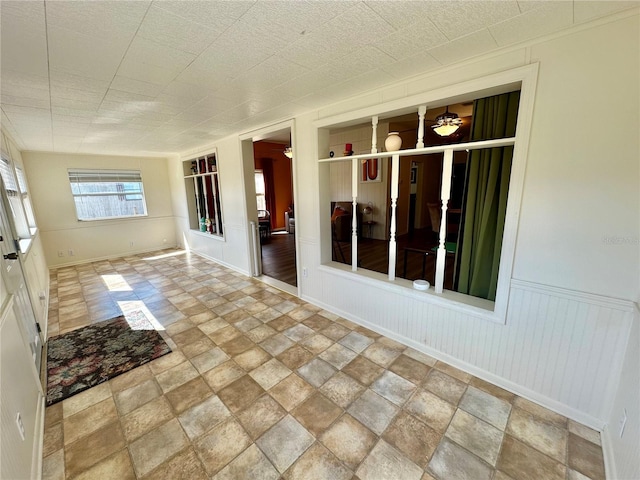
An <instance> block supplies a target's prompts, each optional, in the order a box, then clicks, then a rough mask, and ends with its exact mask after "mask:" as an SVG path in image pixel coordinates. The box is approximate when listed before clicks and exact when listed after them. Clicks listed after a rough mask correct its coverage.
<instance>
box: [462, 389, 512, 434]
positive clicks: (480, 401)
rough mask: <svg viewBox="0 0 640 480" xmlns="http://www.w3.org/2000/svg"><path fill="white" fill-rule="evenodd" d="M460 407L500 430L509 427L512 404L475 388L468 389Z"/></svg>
mask: <svg viewBox="0 0 640 480" xmlns="http://www.w3.org/2000/svg"><path fill="white" fill-rule="evenodd" d="M458 406H459V407H460V408H462V409H463V410H465V411H467V412H469V413H470V414H472V415H475V416H476V417H478V418H480V419H481V420H484V421H485V422H487V423H490V424H491V425H493V426H494V427H496V428H498V429H500V430H504V429H505V427H506V426H507V420H508V419H509V413H510V412H511V404H509V403H507V402H505V401H504V400H500V399H499V398H496V397H494V396H492V395H490V394H488V393H486V392H484V391H482V390H478V389H477V388H475V387H467V391H466V392H465V393H464V395H463V396H462V399H461V400H460V403H459V404H458Z"/></svg>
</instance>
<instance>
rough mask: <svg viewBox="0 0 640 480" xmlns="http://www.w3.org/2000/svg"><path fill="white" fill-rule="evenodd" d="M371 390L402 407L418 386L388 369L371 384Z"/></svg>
mask: <svg viewBox="0 0 640 480" xmlns="http://www.w3.org/2000/svg"><path fill="white" fill-rule="evenodd" d="M369 388H371V390H373V391H374V392H376V393H377V394H378V395H380V396H382V397H384V398H386V399H387V400H389V401H390V402H393V403H395V404H396V405H398V406H399V407H401V406H402V405H403V404H404V403H405V402H406V401H407V400H408V399H409V397H411V395H412V394H413V392H414V391H415V390H416V386H415V385H414V384H413V383H411V382H410V381H409V380H405V379H404V378H402V377H401V376H400V375H396V374H395V373H393V372H390V371H388V370H387V371H386V372H384V373H383V374H382V375H380V377H378V379H377V380H376V381H375V382H373V383H372V384H371V387H369Z"/></svg>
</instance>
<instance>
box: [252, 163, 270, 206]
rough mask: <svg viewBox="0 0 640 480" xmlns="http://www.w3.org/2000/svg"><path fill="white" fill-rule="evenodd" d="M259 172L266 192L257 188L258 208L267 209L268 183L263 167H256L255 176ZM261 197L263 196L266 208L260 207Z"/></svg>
mask: <svg viewBox="0 0 640 480" xmlns="http://www.w3.org/2000/svg"><path fill="white" fill-rule="evenodd" d="M258 173H259V174H261V175H262V185H263V187H264V193H258V189H257V188H256V205H258V210H266V209H267V184H266V183H265V181H264V171H263V170H262V169H261V168H256V170H255V172H254V178H255V175H257V174H258ZM260 197H262V198H263V202H262V203H263V204H264V208H260V202H259V201H258V198H260Z"/></svg>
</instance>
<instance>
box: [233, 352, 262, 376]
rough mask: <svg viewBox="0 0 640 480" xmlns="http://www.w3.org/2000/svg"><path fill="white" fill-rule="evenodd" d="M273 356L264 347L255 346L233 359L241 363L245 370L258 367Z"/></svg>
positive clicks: (248, 370)
mask: <svg viewBox="0 0 640 480" xmlns="http://www.w3.org/2000/svg"><path fill="white" fill-rule="evenodd" d="M270 358H271V355H269V354H268V353H267V352H265V351H264V350H263V349H262V348H260V347H258V346H255V347H253V348H251V349H249V350H247V351H246V352H244V353H241V354H240V355H237V356H235V357H233V360H234V361H235V362H236V363H237V364H238V365H240V367H242V368H243V369H244V370H245V371H247V372H250V371H251V370H253V369H255V368H258V367H259V366H260V365H262V364H263V363H266V362H267V361H268V360H269V359H270Z"/></svg>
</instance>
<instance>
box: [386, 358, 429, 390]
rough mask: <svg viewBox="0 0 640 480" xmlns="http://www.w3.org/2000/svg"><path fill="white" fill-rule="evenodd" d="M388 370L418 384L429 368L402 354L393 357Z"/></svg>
mask: <svg viewBox="0 0 640 480" xmlns="http://www.w3.org/2000/svg"><path fill="white" fill-rule="evenodd" d="M389 370H391V371H392V372H393V373H395V374H397V375H400V376H401V377H402V378H405V379H406V380H409V381H410V382H411V383H413V384H415V385H420V383H421V382H422V381H423V380H424V379H425V377H426V376H427V374H428V373H429V371H430V370H431V368H430V367H428V366H427V365H425V364H423V363H420V362H419V361H417V360H414V359H413V358H410V357H407V356H406V355H404V354H403V355H400V356H399V357H398V358H396V359H395V361H394V362H393V363H392V364H391V365H390V366H389Z"/></svg>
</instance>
